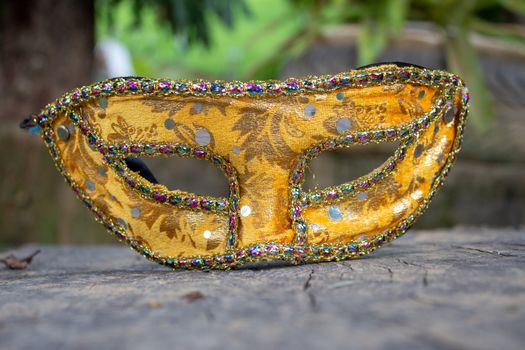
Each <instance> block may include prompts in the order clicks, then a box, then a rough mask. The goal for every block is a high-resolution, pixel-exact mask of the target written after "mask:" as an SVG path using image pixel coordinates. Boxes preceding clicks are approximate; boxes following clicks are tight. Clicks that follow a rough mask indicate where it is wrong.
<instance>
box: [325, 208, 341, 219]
mask: <svg viewBox="0 0 525 350" xmlns="http://www.w3.org/2000/svg"><path fill="white" fill-rule="evenodd" d="M328 217H329V218H330V220H332V221H339V220H341V218H342V217H343V214H342V213H341V208H339V206H337V205H331V206H330V207H329V208H328Z"/></svg>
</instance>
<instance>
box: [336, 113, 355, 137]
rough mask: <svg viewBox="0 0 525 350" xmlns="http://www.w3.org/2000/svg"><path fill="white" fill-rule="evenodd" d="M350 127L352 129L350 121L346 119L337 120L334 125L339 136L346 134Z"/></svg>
mask: <svg viewBox="0 0 525 350" xmlns="http://www.w3.org/2000/svg"><path fill="white" fill-rule="evenodd" d="M351 127H352V122H351V121H350V119H348V118H346V117H344V118H341V119H339V120H338V121H337V123H335V128H336V129H337V132H338V133H340V134H343V133H345V132H347V131H348V130H350V128H351Z"/></svg>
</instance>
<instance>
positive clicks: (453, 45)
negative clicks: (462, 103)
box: [446, 27, 494, 133]
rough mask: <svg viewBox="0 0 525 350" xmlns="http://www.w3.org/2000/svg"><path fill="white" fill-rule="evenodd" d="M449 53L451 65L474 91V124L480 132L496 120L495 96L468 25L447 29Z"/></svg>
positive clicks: (472, 109) (471, 106) (472, 91)
mask: <svg viewBox="0 0 525 350" xmlns="http://www.w3.org/2000/svg"><path fill="white" fill-rule="evenodd" d="M446 54H447V64H448V65H449V69H450V70H451V71H453V72H456V73H457V74H458V75H459V76H461V77H462V78H463V79H464V80H465V82H466V83H467V87H468V89H469V91H470V93H471V99H470V101H471V102H470V115H471V120H472V124H473V125H474V128H475V129H476V130H477V131H478V132H480V133H485V132H486V131H488V129H489V128H490V127H491V125H492V124H493V122H494V107H493V97H492V94H491V92H490V89H489V86H488V83H487V81H486V78H485V74H484V73H483V67H482V66H481V62H480V60H479V58H478V55H477V53H476V50H475V48H474V47H473V45H472V43H471V42H470V40H469V33H468V31H467V30H466V29H465V28H463V27H456V28H455V30H454V31H449V32H448V33H447V36H446Z"/></svg>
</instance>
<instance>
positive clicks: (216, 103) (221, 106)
mask: <svg viewBox="0 0 525 350" xmlns="http://www.w3.org/2000/svg"><path fill="white" fill-rule="evenodd" d="M230 104H231V102H230V99H221V100H217V99H213V100H212V99H211V98H206V99H201V100H195V101H194V103H193V104H192V107H191V109H190V115H195V114H201V113H202V114H204V115H206V116H207V115H208V114H209V113H210V112H211V111H212V110H213V109H216V110H218V111H219V113H221V114H222V115H223V116H225V115H226V107H228V106H229V105H230Z"/></svg>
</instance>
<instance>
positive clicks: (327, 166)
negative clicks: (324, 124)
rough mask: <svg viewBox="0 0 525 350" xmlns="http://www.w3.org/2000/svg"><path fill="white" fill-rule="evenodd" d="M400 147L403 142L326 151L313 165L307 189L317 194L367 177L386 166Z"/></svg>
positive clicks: (306, 176)
mask: <svg viewBox="0 0 525 350" xmlns="http://www.w3.org/2000/svg"><path fill="white" fill-rule="evenodd" d="M400 146H401V141H391V142H384V143H380V144H368V145H352V146H350V147H348V148H339V149H336V150H332V151H325V152H323V153H321V154H320V155H319V156H318V157H316V158H314V159H312V160H311V161H310V165H309V167H308V168H307V169H306V172H305V181H304V184H303V189H304V191H317V190H320V189H323V188H326V187H331V186H338V185H341V184H343V183H347V182H351V181H353V180H356V179H358V178H360V177H362V176H366V175H368V174H370V173H372V172H373V171H374V170H375V169H377V168H379V167H380V166H381V165H382V164H384V163H385V162H386V161H387V160H388V158H389V157H391V156H393V155H394V153H395V151H396V150H397V149H398V148H399V147H400Z"/></svg>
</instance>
